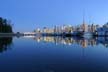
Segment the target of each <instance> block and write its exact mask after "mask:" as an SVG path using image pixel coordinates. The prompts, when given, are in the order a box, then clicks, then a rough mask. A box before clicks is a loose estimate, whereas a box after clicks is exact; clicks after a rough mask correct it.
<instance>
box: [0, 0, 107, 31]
mask: <svg viewBox="0 0 108 72" xmlns="http://www.w3.org/2000/svg"><path fill="white" fill-rule="evenodd" d="M0 9H1V10H0V16H1V17H4V18H7V19H10V20H11V21H12V23H13V24H14V25H13V28H14V32H17V31H20V32H25V31H33V30H34V29H36V28H38V27H41V28H42V27H45V26H46V27H53V26H54V25H59V26H60V25H64V24H67V25H68V24H71V25H78V24H81V23H82V18H83V12H84V11H85V20H86V23H92V22H93V23H96V24H100V25H102V24H104V23H106V22H107V21H108V0H1V1H0Z"/></svg>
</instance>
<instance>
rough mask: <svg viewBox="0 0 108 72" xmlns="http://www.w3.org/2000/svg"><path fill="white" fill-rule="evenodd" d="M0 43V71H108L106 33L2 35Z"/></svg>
mask: <svg viewBox="0 0 108 72" xmlns="http://www.w3.org/2000/svg"><path fill="white" fill-rule="evenodd" d="M0 47H1V50H2V52H1V53H0V71H1V72H8V71H9V72H108V62H107V61H108V49H107V47H108V39H107V37H98V38H90V39H84V38H79V37H64V38H63V37H30V38H25V37H19V38H16V37H14V38H13V37H9V38H8V37H2V38H0ZM9 48H11V50H10V49H9Z"/></svg>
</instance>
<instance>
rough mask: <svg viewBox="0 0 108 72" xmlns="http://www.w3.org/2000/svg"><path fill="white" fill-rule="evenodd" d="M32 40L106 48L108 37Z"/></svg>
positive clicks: (41, 38) (37, 38)
mask: <svg viewBox="0 0 108 72" xmlns="http://www.w3.org/2000/svg"><path fill="white" fill-rule="evenodd" d="M33 39H34V40H36V41H37V42H40V43H41V42H49V43H50V42H52V43H55V44H65V45H72V44H77V45H80V46H82V47H83V48H87V47H88V46H98V45H99V44H101V45H103V46H104V47H106V48H107V47H108V37H95V38H90V39H85V38H81V37H64V38H63V37H34V38H33Z"/></svg>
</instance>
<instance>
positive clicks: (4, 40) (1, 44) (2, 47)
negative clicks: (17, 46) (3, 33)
mask: <svg viewBox="0 0 108 72" xmlns="http://www.w3.org/2000/svg"><path fill="white" fill-rule="evenodd" d="M11 44H12V37H0V53H2V52H4V51H7V50H8V49H9V48H10V47H11Z"/></svg>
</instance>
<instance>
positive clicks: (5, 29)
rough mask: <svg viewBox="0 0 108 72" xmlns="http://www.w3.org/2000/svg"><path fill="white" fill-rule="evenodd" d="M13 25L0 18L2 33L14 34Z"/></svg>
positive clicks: (0, 30) (0, 31)
mask: <svg viewBox="0 0 108 72" xmlns="http://www.w3.org/2000/svg"><path fill="white" fill-rule="evenodd" d="M12 32H13V31H12V24H11V22H10V21H9V20H7V19H4V18H2V17H0V33H12Z"/></svg>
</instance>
